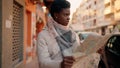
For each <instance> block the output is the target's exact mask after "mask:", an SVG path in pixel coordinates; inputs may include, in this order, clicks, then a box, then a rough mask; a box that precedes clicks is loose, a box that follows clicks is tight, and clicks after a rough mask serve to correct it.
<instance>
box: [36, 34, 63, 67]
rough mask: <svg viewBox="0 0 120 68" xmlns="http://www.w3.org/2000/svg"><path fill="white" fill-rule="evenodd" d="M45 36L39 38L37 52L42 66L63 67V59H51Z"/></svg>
mask: <svg viewBox="0 0 120 68" xmlns="http://www.w3.org/2000/svg"><path fill="white" fill-rule="evenodd" d="M45 40H46V39H45V38H44V37H43V36H38V38H37V54H38V59H39V64H40V68H61V62H62V61H61V60H54V59H51V57H50V53H49V51H48V45H47V44H46V41H45Z"/></svg>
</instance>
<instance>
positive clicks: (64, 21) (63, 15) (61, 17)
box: [55, 8, 70, 26]
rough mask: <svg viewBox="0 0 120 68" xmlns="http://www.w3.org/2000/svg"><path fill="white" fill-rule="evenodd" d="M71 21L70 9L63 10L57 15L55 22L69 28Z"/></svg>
mask: <svg viewBox="0 0 120 68" xmlns="http://www.w3.org/2000/svg"><path fill="white" fill-rule="evenodd" d="M69 20H70V8H66V9H63V10H62V11H61V12H59V13H56V14H55V21H57V22H58V23H59V24H61V25H64V26H67V25H68V23H69Z"/></svg>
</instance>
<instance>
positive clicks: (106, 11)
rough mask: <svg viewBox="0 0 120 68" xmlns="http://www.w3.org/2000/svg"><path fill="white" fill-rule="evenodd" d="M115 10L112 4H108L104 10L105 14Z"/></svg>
mask: <svg viewBox="0 0 120 68" xmlns="http://www.w3.org/2000/svg"><path fill="white" fill-rule="evenodd" d="M113 12H114V10H113V9H112V6H108V7H106V8H105V10H104V15H108V14H111V13H113Z"/></svg>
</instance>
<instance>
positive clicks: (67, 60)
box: [61, 56, 75, 68]
mask: <svg viewBox="0 0 120 68" xmlns="http://www.w3.org/2000/svg"><path fill="white" fill-rule="evenodd" d="M74 61H75V59H74V58H73V57H72V56H66V57H64V58H63V62H62V64H61V66H62V68H71V67H72V65H73V63H74Z"/></svg>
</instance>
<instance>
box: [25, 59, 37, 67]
mask: <svg viewBox="0 0 120 68" xmlns="http://www.w3.org/2000/svg"><path fill="white" fill-rule="evenodd" d="M25 68H39V65H38V58H37V57H35V58H33V59H32V60H31V61H29V62H28V63H26V65H25Z"/></svg>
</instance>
